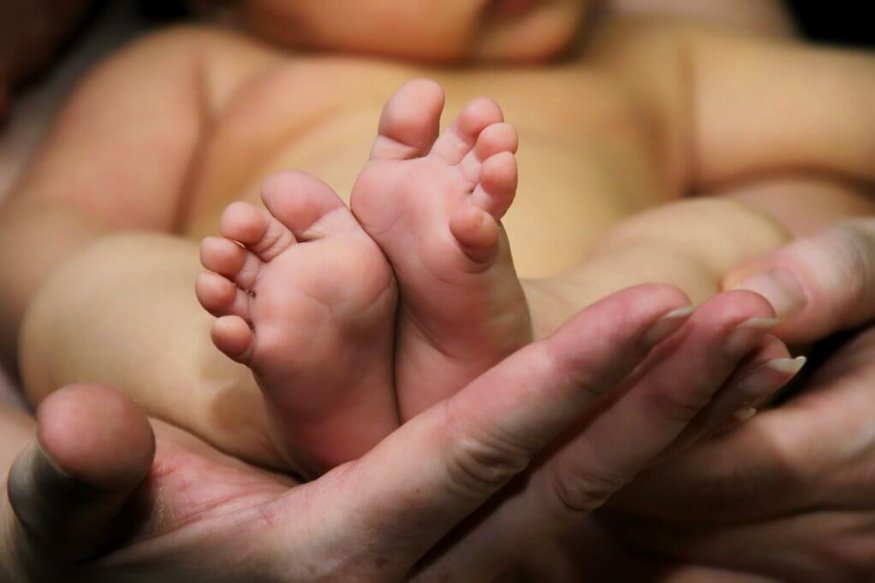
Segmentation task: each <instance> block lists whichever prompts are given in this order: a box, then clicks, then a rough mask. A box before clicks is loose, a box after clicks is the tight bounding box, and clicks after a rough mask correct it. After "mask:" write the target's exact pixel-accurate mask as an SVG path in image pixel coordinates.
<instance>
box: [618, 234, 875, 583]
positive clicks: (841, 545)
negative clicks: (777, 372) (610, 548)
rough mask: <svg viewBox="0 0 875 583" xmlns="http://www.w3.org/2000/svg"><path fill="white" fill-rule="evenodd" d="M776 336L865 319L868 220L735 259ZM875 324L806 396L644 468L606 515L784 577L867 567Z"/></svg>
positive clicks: (627, 530)
mask: <svg viewBox="0 0 875 583" xmlns="http://www.w3.org/2000/svg"><path fill="white" fill-rule="evenodd" d="M727 284H728V285H729V286H733V287H734V286H741V287H746V288H748V289H752V290H755V291H757V292H759V293H761V294H763V295H764V296H766V297H767V298H768V299H770V301H772V303H773V304H774V306H775V308H776V309H777V310H778V311H779V312H783V315H784V321H783V323H782V324H781V325H780V326H779V327H778V329H777V332H778V333H779V335H782V336H783V337H784V338H786V339H790V340H793V341H797V342H810V341H812V340H815V339H818V338H820V337H822V336H824V335H826V334H829V333H831V332H834V331H836V330H843V329H848V328H853V327H857V326H860V325H863V324H866V323H867V322H869V321H870V320H871V318H872V317H873V316H875V220H872V219H868V220H856V221H852V222H848V223H845V224H843V225H841V226H839V227H836V228H833V229H831V230H829V231H826V232H824V233H822V234H820V235H817V236H813V237H808V238H805V239H800V240H798V241H796V242H794V243H792V244H790V245H789V246H787V247H785V248H783V249H781V250H779V251H777V252H775V253H773V254H771V255H769V256H766V257H763V258H761V259H758V260H756V261H754V262H751V263H749V264H747V265H743V266H741V267H740V268H739V269H738V270H736V271H735V272H733V273H732V274H730V276H729V278H727ZM873 357H875V327H873V326H871V325H870V326H869V327H868V328H867V329H864V330H862V331H861V332H859V333H857V334H856V335H854V337H853V338H852V339H850V340H849V341H847V342H846V343H845V344H843V345H842V346H841V347H840V348H839V349H838V350H837V351H836V352H834V353H833V354H831V355H830V356H829V357H828V358H827V360H826V362H825V363H824V364H823V365H822V366H821V367H819V368H818V369H816V370H815V371H813V375H812V376H811V378H809V379H808V381H807V382H806V384H805V386H804V387H803V389H802V390H803V391H804V392H803V393H802V394H800V395H798V396H796V397H795V398H793V399H792V400H790V401H789V402H787V403H785V404H782V405H780V406H778V407H775V408H773V409H769V410H767V411H764V412H762V413H760V414H759V415H757V416H756V417H754V418H753V419H752V420H750V421H748V422H747V423H746V424H745V425H743V426H742V427H740V428H739V429H737V430H736V431H734V432H732V433H730V434H728V435H726V436H724V437H723V438H722V439H719V440H716V441H712V442H710V443H707V444H705V445H703V446H700V447H697V448H696V449H695V450H694V451H691V452H690V453H689V454H687V455H685V456H684V457H683V458H680V459H678V460H677V461H675V462H674V463H672V464H670V465H668V466H666V467H664V468H661V469H660V470H658V471H655V472H651V473H650V474H649V475H647V476H643V477H642V479H640V480H638V481H636V483H635V484H634V485H633V486H632V487H630V488H628V489H627V490H626V491H625V492H623V493H621V494H620V495H618V497H617V498H615V499H614V502H615V503H614V505H613V508H612V511H611V513H609V514H607V515H606V517H605V518H606V520H605V522H606V523H607V524H608V525H609V526H610V528H611V529H612V531H613V532H615V533H619V534H621V535H622V538H624V539H625V540H629V541H632V542H634V544H635V545H636V546H637V547H639V548H646V549H650V550H655V551H658V552H661V553H663V554H665V555H667V556H672V557H675V558H678V559H681V560H684V561H692V562H698V563H702V564H708V565H717V566H722V567H725V568H728V569H731V570H738V571H743V572H754V573H759V574H763V575H768V576H772V577H776V578H779V579H781V580H805V581H819V580H822V581H842V580H870V579H872V578H873V576H875V472H873V470H875V391H873V390H872V387H873V385H875V358H873Z"/></svg>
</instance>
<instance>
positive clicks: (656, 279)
mask: <svg viewBox="0 0 875 583" xmlns="http://www.w3.org/2000/svg"><path fill="white" fill-rule="evenodd" d="M789 239H790V235H789V233H788V231H787V230H786V229H785V228H784V227H783V226H782V225H781V224H780V223H778V222H777V221H776V220H775V219H773V218H772V217H770V216H769V215H767V214H766V213H764V212H763V211H760V210H758V209H755V208H754V207H752V206H748V205H747V204H745V203H742V202H739V201H736V200H731V199H726V198H697V199H688V200H682V201H678V202H675V203H671V204H666V205H663V206H660V207H656V208H654V209H650V210H648V211H645V212H643V213H640V214H637V215H634V216H632V217H630V218H628V219H626V220H624V221H622V222H620V223H618V224H617V225H616V226H614V227H613V228H611V229H610V230H609V231H608V232H607V233H606V234H605V235H604V236H603V237H602V238H601V239H600V240H599V241H598V242H597V243H596V245H595V247H594V248H593V250H592V251H590V252H589V253H588V254H587V256H586V257H585V258H584V259H583V260H582V261H581V262H580V263H579V264H578V265H576V266H575V267H573V268H572V269H570V270H568V271H566V272H564V273H562V274H559V275H557V276H554V277H552V278H550V279H547V280H542V281H536V282H528V283H529V286H528V290H527V291H530V293H529V297H530V298H531V303H532V310H533V312H534V314H533V315H534V316H535V320H536V322H537V323H538V324H540V327H541V329H542V330H547V329H551V328H553V327H555V326H556V325H558V324H559V323H561V321H564V319H565V318H566V317H567V316H569V315H570V314H572V313H574V312H576V311H577V310H580V309H581V308H583V307H585V306H587V305H589V304H591V303H593V302H595V301H597V300H598V299H600V298H603V297H605V296H606V295H608V294H610V293H613V292H615V291H618V290H620V289H624V288H626V287H630V286H633V285H637V284H640V283H666V284H670V285H674V286H677V287H678V288H680V289H681V290H683V291H684V292H685V293H686V294H687V295H688V296H689V297H690V299H691V300H692V301H693V302H694V303H701V302H702V301H703V300H705V299H707V298H708V297H710V296H712V295H714V293H716V292H717V291H719V290H720V288H721V283H722V279H723V276H724V274H725V273H726V272H728V271H729V269H731V268H732V267H734V266H735V265H736V264H738V263H740V262H742V261H745V260H747V259H751V258H753V257H757V256H759V255H762V254H764V253H766V252H768V251H770V250H772V249H775V248H777V247H780V246H781V245H782V244H784V243H786V242H787V241H788V240H789ZM532 290H534V291H532ZM541 298H543V299H544V302H539V300H540V299H541ZM557 300H558V302H557ZM547 302H551V304H552V306H551V307H547V306H546V305H545V304H546V303H547ZM557 304H559V305H561V306H562V308H561V309H559V310H557V309H556V307H555V306H556V305H557Z"/></svg>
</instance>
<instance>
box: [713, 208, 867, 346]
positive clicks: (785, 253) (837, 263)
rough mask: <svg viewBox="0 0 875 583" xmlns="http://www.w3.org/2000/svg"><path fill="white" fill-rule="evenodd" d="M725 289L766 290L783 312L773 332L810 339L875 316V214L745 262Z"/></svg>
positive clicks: (797, 339)
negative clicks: (871, 217) (780, 320)
mask: <svg viewBox="0 0 875 583" xmlns="http://www.w3.org/2000/svg"><path fill="white" fill-rule="evenodd" d="M723 287H724V288H725V289H747V290H750V291H754V292H757V293H759V294H761V295H763V296H764V297H765V298H766V299H767V300H769V301H770V302H771V303H772V305H773V306H774V308H775V311H776V312H777V313H778V315H779V316H780V317H781V319H782V322H781V324H780V325H779V326H778V327H776V328H775V330H774V333H775V334H776V335H777V336H779V337H781V338H782V339H783V340H785V341H787V342H791V343H797V342H811V341H813V340H817V339H820V338H823V337H824V336H826V335H828V334H831V333H833V332H836V331H838V330H841V329H845V328H849V327H852V326H856V325H858V324H861V323H863V322H865V321H866V320H868V319H870V318H872V317H873V316H875V219H861V220H854V221H848V222H845V223H842V224H841V225H839V226H837V227H834V228H831V229H829V230H827V231H824V232H822V233H819V234H817V235H814V236H810V237H805V238H802V239H798V240H796V241H794V242H793V243H790V244H789V245H787V246H786V247H783V248H781V249H779V250H777V251H775V252H773V253H770V254H769V255H766V256H765V257H761V258H758V259H755V260H753V261H749V262H746V263H744V264H742V265H740V266H738V267H736V268H735V269H733V270H731V271H730V272H729V274H728V275H727V276H726V277H725V278H724V286H723Z"/></svg>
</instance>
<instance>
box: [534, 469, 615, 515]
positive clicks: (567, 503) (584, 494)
mask: <svg viewBox="0 0 875 583" xmlns="http://www.w3.org/2000/svg"><path fill="white" fill-rule="evenodd" d="M630 480H631V476H628V475H625V474H623V473H620V472H611V471H606V470H604V469H596V468H594V467H593V464H582V465H580V466H578V467H569V466H568V465H565V466H557V467H556V469H555V473H554V476H553V480H552V482H551V483H552V487H553V492H552V496H551V498H552V500H554V503H555V504H556V506H557V508H556V509H557V511H558V513H559V514H568V513H571V514H588V513H590V512H592V511H593V510H595V509H597V508H598V507H599V506H601V505H602V504H604V503H605V501H607V499H608V498H609V497H610V496H611V495H613V494H614V493H615V492H616V491H617V490H619V489H620V488H622V487H623V486H625V485H626V484H627V483H628V482H629V481H630Z"/></svg>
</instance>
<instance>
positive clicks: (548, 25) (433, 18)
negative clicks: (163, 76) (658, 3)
mask: <svg viewBox="0 0 875 583" xmlns="http://www.w3.org/2000/svg"><path fill="white" fill-rule="evenodd" d="M594 1H595V0H195V3H196V4H197V5H198V6H200V7H201V8H205V9H206V10H208V11H210V12H212V13H223V14H224V15H225V16H226V17H227V18H228V19H230V20H232V21H233V22H234V23H235V24H236V25H237V26H240V27H241V28H243V29H244V30H246V31H248V32H250V33H252V34H254V35H256V36H258V37H261V38H264V39H266V40H269V41H271V42H273V43H276V44H280V45H284V46H289V47H295V48H300V49H315V50H329V51H343V52H349V53H355V54H369V55H378V56H386V57H392V58H402V59H414V60H425V61H438V62H458V61H466V60H475V61H503V62H532V61H542V60H547V59H550V58H553V57H556V56H558V55H560V54H562V53H563V51H564V50H565V49H567V48H568V47H569V45H570V44H571V43H572V40H573V39H574V38H575V37H576V35H577V32H578V31H579V29H580V27H581V25H582V23H583V21H584V18H585V16H586V15H587V12H588V10H587V9H588V8H589V6H590V4H592V3H593V2H594Z"/></svg>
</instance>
